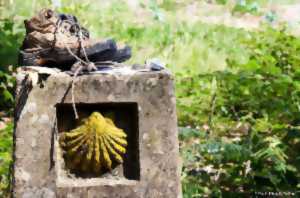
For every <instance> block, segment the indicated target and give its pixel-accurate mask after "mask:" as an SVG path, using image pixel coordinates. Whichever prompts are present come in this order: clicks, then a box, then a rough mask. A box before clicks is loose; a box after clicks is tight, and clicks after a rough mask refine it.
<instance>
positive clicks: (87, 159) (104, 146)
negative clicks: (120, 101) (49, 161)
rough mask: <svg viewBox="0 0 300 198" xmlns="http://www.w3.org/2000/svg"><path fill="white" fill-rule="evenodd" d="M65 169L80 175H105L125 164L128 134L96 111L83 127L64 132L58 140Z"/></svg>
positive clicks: (84, 122)
mask: <svg viewBox="0 0 300 198" xmlns="http://www.w3.org/2000/svg"><path fill="white" fill-rule="evenodd" d="M59 143H60V146H61V147H62V149H63V151H64V158H65V163H66V166H67V167H68V168H69V169H70V170H73V171H79V172H81V173H102V172H103V170H111V169H112V166H113V165H114V164H120V163H123V158H122V156H123V155H124V154H125V152H126V146H127V141H126V133H125V132H124V131H123V130H122V129H119V128H117V127H116V126H115V124H114V123H113V121H112V120H111V119H109V118H105V117H103V116H102V115H101V113H99V112H93V113H92V114H91V115H90V116H89V117H88V118H87V119H84V120H83V123H82V125H79V126H78V127H77V128H75V129H73V130H71V131H69V132H63V133H62V134H61V135H60V138H59Z"/></svg>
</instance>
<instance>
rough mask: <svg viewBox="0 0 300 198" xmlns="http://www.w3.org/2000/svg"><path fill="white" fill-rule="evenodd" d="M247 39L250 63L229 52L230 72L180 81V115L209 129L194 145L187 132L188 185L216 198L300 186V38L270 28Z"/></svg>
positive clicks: (185, 169)
mask: <svg viewBox="0 0 300 198" xmlns="http://www.w3.org/2000/svg"><path fill="white" fill-rule="evenodd" d="M240 42H241V43H243V44H244V45H245V46H246V48H245V50H247V51H249V59H248V61H247V62H246V63H243V64H240V63H237V62H236V61H235V60H233V59H231V58H229V59H227V62H228V65H229V67H227V69H226V70H224V71H218V72H213V73H210V74H204V75H191V73H186V74H185V75H186V76H185V77H183V78H181V79H180V81H179V83H178V85H177V86H181V84H184V90H182V89H180V88H179V89H178V90H179V91H178V103H179V105H178V108H179V112H180V113H179V115H181V114H183V115H182V116H180V118H181V120H180V121H181V122H183V123H184V124H188V123H191V126H194V127H195V126H196V127H198V128H199V133H198V134H199V136H201V134H202V133H203V132H206V133H207V136H206V137H205V138H201V137H199V138H198V139H197V140H198V141H197V142H193V143H192V144H190V143H189V140H187V138H186V137H185V138H184V144H183V146H182V147H181V148H182V154H183V157H184V160H183V161H184V171H183V172H184V179H183V186H184V189H185V188H186V192H188V190H190V189H188V187H189V184H190V183H193V185H196V186H198V187H197V188H195V192H193V191H192V192H191V193H204V194H208V195H210V196H217V197H219V196H222V195H225V193H226V192H228V193H229V192H237V193H238V192H239V193H242V192H248V193H249V192H254V191H260V192H266V191H267V192H279V191H282V192H286V191H292V192H296V191H299V188H300V185H299V182H300V174H299V169H300V161H299V160H300V158H299V146H300V120H299V113H300V105H299V102H300V86H299V85H300V78H299V77H300V76H299V74H300V72H299V70H300V57H299V53H300V39H299V38H296V37H294V36H291V35H288V34H287V33H286V32H285V30H284V29H281V30H275V29H271V28H267V29H265V31H263V32H256V33H252V34H251V36H249V37H247V38H246V39H241V40H240ZM186 81H187V82H188V83H187V84H186V83H184V82H186ZM195 90H197V91H195ZM181 91H182V92H181ZM198 95H199V97H197V96H198ZM196 98H198V100H197V99H196ZM182 99H183V100H182ZM186 101H189V102H188V103H186ZM196 106H197V107H198V108H197V109H196V110H195V108H190V107H196ZM181 133H186V132H184V131H182V132H181ZM194 134H195V132H194ZM202 136H203V135H202ZM190 139H195V137H194V136H193V135H191V137H190ZM186 196H187V197H190V196H191V194H189V195H186Z"/></svg>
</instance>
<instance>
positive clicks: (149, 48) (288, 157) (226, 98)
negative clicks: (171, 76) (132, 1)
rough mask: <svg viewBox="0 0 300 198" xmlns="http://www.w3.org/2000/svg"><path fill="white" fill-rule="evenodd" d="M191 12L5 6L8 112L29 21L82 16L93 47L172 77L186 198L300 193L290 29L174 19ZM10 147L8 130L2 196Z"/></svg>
mask: <svg viewBox="0 0 300 198" xmlns="http://www.w3.org/2000/svg"><path fill="white" fill-rule="evenodd" d="M191 2H192V1H184V2H183V1H178V2H177V1H171V0H163V1H159V2H157V1H154V0H153V1H149V3H145V2H143V1H140V4H138V5H137V6H138V7H130V6H128V4H127V3H125V1H116V0H113V1H111V2H109V3H107V2H104V1H92V0H87V1H79V0H62V1H60V0H52V1H48V0H40V1H33V0H32V1H21V0H10V1H8V3H7V4H5V5H4V4H1V2H0V28H1V29H0V40H1V43H0V57H1V59H0V108H1V110H5V111H8V110H9V109H12V106H13V97H12V93H13V87H14V82H15V80H14V77H12V75H11V74H12V72H13V71H14V70H13V69H8V66H9V65H13V66H16V60H17V53H18V51H17V50H18V48H19V46H20V45H21V42H22V39H23V36H24V28H23V20H24V19H25V18H28V17H30V16H32V15H33V14H34V13H35V12H37V11H38V10H39V9H40V8H42V7H46V6H47V7H52V8H54V7H55V8H56V9H57V10H59V11H61V12H66V13H71V14H74V15H76V16H78V18H79V20H80V21H81V22H82V24H83V25H84V26H86V27H87V28H88V29H89V30H90V31H91V35H92V37H94V38H95V37H112V38H115V39H116V40H117V41H120V42H124V43H129V44H130V45H131V46H132V47H133V57H132V59H131V60H130V61H129V63H143V62H144V61H145V60H146V59H147V58H154V57H156V58H160V59H161V60H163V61H165V62H166V63H167V65H168V68H169V69H171V70H172V71H173V73H175V75H176V92H177V109H178V118H179V124H180V126H182V127H180V133H179V137H180V140H181V141H180V148H181V155H182V158H183V172H182V186H183V192H184V197H213V196H214V197H228V196H229V197H234V196H235V197H239V196H238V195H239V194H237V193H244V192H248V193H251V192H254V191H263V192H265V191H279V190H281V191H297V190H299V188H300V184H299V179H300V175H299V173H298V172H299V160H300V158H299V154H298V153H299V152H298V151H299V141H300V136H299V135H300V133H299V132H300V131H299V128H300V127H299V126H300V123H299V122H300V120H299V111H300V104H299V101H300V100H299V99H300V98H299V97H300V94H299V91H300V68H299V65H300V64H299V63H300V60H299V54H300V53H299V50H300V39H299V38H296V37H294V36H290V35H288V34H287V32H286V31H285V30H284V29H281V30H274V29H271V28H264V29H263V31H260V32H247V31H245V30H241V29H235V28H229V27H225V26H222V25H208V24H203V23H201V22H199V21H193V22H192V21H190V20H189V18H185V17H184V16H182V17H181V16H180V17H179V16H177V15H176V13H177V10H179V9H180V8H181V7H183V6H185V5H187V4H188V3H191ZM249 2H250V1H249ZM252 2H253V1H252ZM259 2H260V1H259ZM219 3H222V4H226V3H227V1H219ZM21 4H22V6H19V5H21ZM259 5H260V4H259ZM11 139H12V126H11V125H10V124H9V125H8V126H7V128H6V129H5V130H3V131H0V165H1V169H0V175H1V180H0V190H1V189H3V190H2V191H1V192H2V194H0V196H1V195H3V196H4V192H5V190H4V189H7V187H8V184H9V180H10V179H9V174H8V172H9V171H8V170H9V164H10V162H11V158H10V152H11V145H12V144H11ZM231 192H235V195H232V194H228V193H231Z"/></svg>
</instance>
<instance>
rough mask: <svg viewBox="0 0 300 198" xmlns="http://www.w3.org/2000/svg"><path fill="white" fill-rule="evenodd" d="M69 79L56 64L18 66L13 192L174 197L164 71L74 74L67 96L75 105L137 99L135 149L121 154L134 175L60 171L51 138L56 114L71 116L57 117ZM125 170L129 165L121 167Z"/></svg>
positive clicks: (176, 175) (170, 109)
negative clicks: (48, 67) (53, 66)
mask: <svg viewBox="0 0 300 198" xmlns="http://www.w3.org/2000/svg"><path fill="white" fill-rule="evenodd" d="M71 81H72V77H70V76H69V75H67V74H66V73H64V72H60V71H58V70H55V71H53V72H49V71H47V72H42V71H39V69H36V70H32V69H26V68H23V69H21V70H19V71H18V75H17V91H16V99H17V103H16V112H15V124H16V126H15V132H14V141H15V148H14V181H13V195H14V197H16V198H19V197H20V198H27V197H31V198H35V197H37V198H40V197H41V198H48V197H49V198H51V197H59V198H65V197H66V198H69V197H70V198H71V197H74V198H77V197H78V198H81V197H82V198H111V197H118V198H122V197H124V198H125V197H128V198H135V197H139V198H147V197H149V198H159V197H167V198H168V197H170V198H176V197H181V190H180V167H179V147H178V138H177V118H176V109H175V101H176V100H175V95H174V87H173V79H172V76H171V75H170V73H169V72H168V71H167V70H163V71H159V72H151V71H149V72H136V71H132V72H124V73H122V72H121V71H120V70H118V71H116V72H114V71H109V72H103V73H101V72H97V73H95V74H89V75H82V76H79V77H78V78H77V80H76V83H75V92H74V95H75V100H76V104H78V106H80V104H85V105H90V106H89V108H93V107H94V106H93V105H95V107H96V106H97V105H98V106H99V107H98V106H97V108H102V107H105V106H106V104H109V105H112V106H114V104H124V105H126V104H127V103H128V104H129V103H130V104H135V103H136V104H137V116H138V121H137V130H136V131H137V133H138V134H137V135H138V136H137V143H138V146H137V148H136V149H135V150H134V151H132V152H136V155H138V158H137V159H138V160H135V162H130V159H136V158H130V159H128V161H129V162H128V163H133V164H134V166H130V165H129V167H138V171H139V173H138V176H136V175H135V176H134V177H130V175H129V176H127V177H124V176H121V177H104V176H103V177H102V176H100V177H99V176H98V177H91V178H81V177H77V176H74V175H70V174H68V171H67V170H65V168H64V166H63V164H64V162H63V158H62V154H61V149H60V147H59V146H58V142H57V139H58V135H59V130H58V129H57V120H58V119H60V120H61V119H65V120H66V122H67V121H68V120H70V119H74V118H73V116H74V115H73V114H72V113H70V114H64V115H63V116H64V117H61V116H62V115H60V113H57V112H60V111H57V107H58V106H59V105H64V104H66V105H70V104H71V89H70V85H71ZM58 104H59V105H58ZM109 105H108V106H109ZM85 107H86V106H82V107H81V109H82V108H85ZM125 109H126V108H125ZM59 117H60V118H59ZM129 117H130V116H129ZM128 119H129V118H128ZM126 132H127V133H131V131H126ZM129 137H130V135H129ZM125 161H126V160H125ZM136 161H138V162H136ZM136 164H138V166H137V165H136ZM120 170H122V169H120ZM132 172H135V171H132V170H131V171H129V172H128V173H127V174H131V173H132ZM128 178H130V179H128Z"/></svg>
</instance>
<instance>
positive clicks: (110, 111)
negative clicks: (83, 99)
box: [56, 102, 140, 180]
mask: <svg viewBox="0 0 300 198" xmlns="http://www.w3.org/2000/svg"><path fill="white" fill-rule="evenodd" d="M76 108H77V112H78V115H79V119H78V120H76V119H75V116H74V111H73V108H72V104H69V103H63V104H57V105H56V116H57V129H58V139H59V138H60V136H61V134H62V132H68V131H70V130H72V129H74V128H76V127H77V126H78V125H79V123H81V121H82V120H83V119H85V118H87V117H89V116H90V115H91V114H92V113H93V112H99V113H101V114H102V115H103V116H104V117H110V118H111V117H112V115H113V122H114V124H115V125H116V126H117V127H118V128H120V129H123V131H124V132H125V133H126V135H127V137H126V140H127V146H126V153H125V154H124V155H123V156H122V157H123V163H122V164H117V163H113V165H112V169H111V170H105V171H102V172H101V173H99V174H98V173H94V172H93V171H92V169H88V170H87V171H85V172H84V173H83V172H82V171H80V170H79V171H77V170H76V167H75V169H73V170H71V169H69V168H68V167H67V166H66V163H65V162H66V160H67V159H66V157H65V156H63V151H62V148H61V147H60V146H58V147H57V148H58V150H59V151H58V155H59V157H58V158H57V163H58V164H60V166H59V169H63V170H59V171H63V172H65V174H64V175H67V176H70V177H72V178H74V176H75V178H124V179H128V180H140V160H139V126H138V104H137V103H134V102H132V103H124V102H122V103H93V104H87V103H77V104H76Z"/></svg>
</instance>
